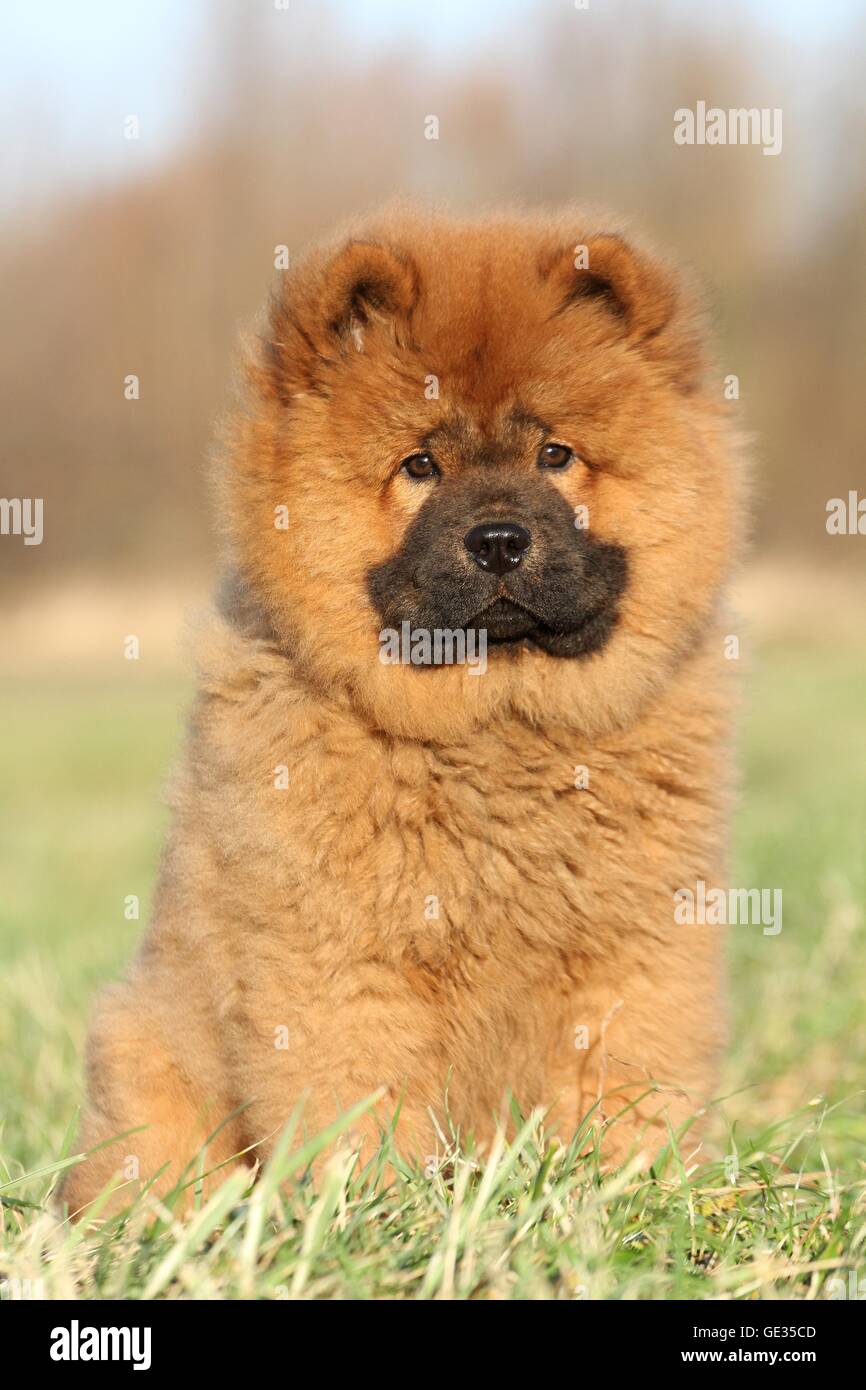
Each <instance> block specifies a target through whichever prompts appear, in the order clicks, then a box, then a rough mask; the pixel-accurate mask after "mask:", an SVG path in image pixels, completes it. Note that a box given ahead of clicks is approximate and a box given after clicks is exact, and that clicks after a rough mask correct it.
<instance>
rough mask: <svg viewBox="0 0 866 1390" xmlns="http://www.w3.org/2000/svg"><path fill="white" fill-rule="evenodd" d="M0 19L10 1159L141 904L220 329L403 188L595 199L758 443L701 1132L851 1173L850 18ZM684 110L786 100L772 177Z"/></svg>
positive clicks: (67, 1083) (182, 689)
mask: <svg viewBox="0 0 866 1390" xmlns="http://www.w3.org/2000/svg"><path fill="white" fill-rule="evenodd" d="M0 24H2V28H3V34H2V43H0V74H2V82H0V117H2V128H3V131H4V139H3V162H4V177H3V182H2V227H0V296H2V304H0V412H2V419H3V424H4V439H3V449H2V464H0V495H2V496H4V497H23V496H26V497H41V498H43V499H44V540H43V542H42V544H41V545H39V546H24V545H23V541H22V538H21V537H16V536H0V584H2V593H3V604H2V612H0V662H2V670H3V674H4V683H3V687H2V694H0V716H2V724H0V727H2V730H3V733H2V738H0V772H2V790H0V797H2V800H0V810H2V812H3V816H4V823H5V830H4V835H3V841H2V846H0V869H2V873H3V892H2V897H0V958H2V962H3V971H2V980H3V985H2V988H3V989H4V991H5V998H6V1002H7V1003H8V1005H9V1007H8V1008H6V1009H4V1010H3V1011H2V1012H0V1046H2V1049H3V1052H4V1055H5V1056H6V1057H7V1058H8V1059H9V1064H8V1067H7V1068H5V1070H6V1076H5V1089H6V1095H4V1097H3V1099H4V1102H5V1112H6V1115H7V1120H8V1123H7V1126H6V1130H5V1134H4V1146H5V1147H4V1153H5V1161H6V1163H7V1165H11V1166H12V1167H13V1168H14V1167H15V1165H16V1164H19V1163H38V1162H40V1161H42V1160H43V1159H44V1157H45V1155H46V1153H49V1152H52V1151H54V1150H56V1148H57V1145H58V1144H59V1142H60V1139H61V1136H62V1134H63V1131H64V1129H65V1127H66V1125H67V1123H68V1122H69V1121H70V1118H71V1116H72V1113H73V1109H74V1106H75V1104H76V1102H77V1098H78V1084H79V1083H78V1068H79V1065H80V1053H81V1044H82V1038H83V1029H84V1021H85V1017H86V1011H87V1008H88V1005H89V1001H90V998H91V995H92V991H93V989H94V988H95V986H96V985H97V984H98V983H99V982H100V981H101V980H102V979H104V978H106V977H108V976H110V975H112V974H113V973H115V972H116V971H117V970H119V969H120V968H121V966H122V963H123V961H124V960H125V959H127V958H128V956H129V954H130V952H131V950H132V947H133V943H134V941H135V939H136V937H137V936H138V934H139V932H140V929H141V920H136V918H135V916H134V915H133V916H130V915H129V913H130V909H129V907H128V899H129V898H130V897H134V898H136V899H138V902H139V907H138V909H137V910H138V911H139V912H140V918H142V919H143V918H144V917H145V916H146V913H147V907H148V901H149V897H150V893H151V888H152V884H153V877H154V873H155V867H156V862H157V858H158V852H159V845H160V842H161V838H162V834H163V830H164V815H163V813H162V812H161V811H160V809H159V808H160V805H161V800H160V791H161V787H162V785H163V782H164V779H165V777H166V774H167V770H168V768H169V766H170V763H171V759H172V756H173V754H174V752H175V750H176V748H177V745H178V742H179V739H180V737H181V731H182V721H183V711H184V706H185V702H186V700H187V698H188V694H189V690H190V688H191V678H190V673H189V670H188V666H187V663H186V658H185V656H184V654H183V643H182V640H181V639H180V637H179V634H180V633H181V631H182V628H183V623H184V614H185V613H186V611H187V610H188V609H189V608H190V607H191V606H192V607H194V606H195V604H196V603H198V602H199V601H200V600H201V598H202V597H203V596H204V595H205V594H206V593H207V589H208V587H209V585H210V583H211V578H212V574H213V568H214V559H215V555H214V543H213V527H212V517H211V514H210V505H209V500H208V492H207V486H206V459H207V454H208V449H209V447H210V442H211V440H212V438H213V431H214V424H215V421H216V420H217V419H218V417H219V414H220V412H221V410H223V409H224V407H225V405H226V403H227V401H228V393H229V384H230V379H231V365H232V358H233V353H234V350H235V345H236V340H237V334H238V330H239V328H242V327H243V326H244V325H246V324H248V323H249V322H250V320H251V319H252V317H253V316H254V314H255V312H256V310H257V308H258V306H259V304H260V303H261V301H262V299H263V297H264V295H265V293H266V291H267V289H268V287H269V285H270V283H271V280H272V278H273V276H274V274H275V271H274V255H275V248H276V247H277V246H281V245H285V246H287V247H288V248H289V252H290V254H291V255H295V254H296V253H297V252H298V251H299V250H300V249H301V248H302V247H303V245H304V243H305V242H306V241H307V240H308V239H309V238H310V237H313V236H315V235H317V234H318V233H320V232H323V231H326V230H328V229H330V228H331V227H332V226H333V224H334V223H335V221H338V220H340V219H342V218H343V217H345V216H346V215H348V214H352V213H355V212H358V211H360V210H363V209H364V208H366V207H368V206H369V205H372V204H375V203H377V202H378V201H380V200H382V199H384V198H387V197H389V196H391V195H393V194H395V193H404V194H410V195H413V196H415V197H417V198H420V199H422V200H434V201H436V202H444V203H446V204H448V205H450V206H451V207H453V208H455V209H458V210H459V209H461V208H467V209H477V208H478V207H480V206H484V205H485V204H487V203H493V202H496V203H499V202H502V201H513V200H516V201H520V202H525V203H528V204H537V203H550V204H556V203H558V202H561V201H563V200H575V199H576V200H579V201H584V202H586V203H588V204H589V205H591V206H599V207H601V208H609V209H610V210H612V211H613V212H614V213H615V214H616V215H618V216H624V217H625V218H627V219H629V220H631V221H633V223H634V224H635V226H636V227H637V228H638V229H642V230H643V231H644V232H646V233H647V234H648V235H649V237H650V238H651V239H652V240H655V241H657V242H658V243H659V245H660V246H662V247H664V248H666V249H668V250H669V251H670V253H671V254H672V255H673V256H674V258H678V259H680V260H684V261H686V262H687V263H690V264H691V265H692V266H693V267H694V269H695V270H696V272H697V274H698V275H699V276H700V278H701V279H702V280H703V282H704V283H705V284H706V286H707V288H708V294H709V299H710V304H711V307H712V311H713V315H714V319H715V323H716V331H717V340H718V374H719V394H720V397H721V395H722V392H723V389H724V377H726V376H728V375H729V374H735V375H736V376H737V377H738V380H739V400H738V401H737V402H736V404H735V407H734V408H735V410H736V411H737V412H738V414H739V417H740V419H741V422H742V425H743V428H744V429H746V430H748V431H750V432H751V434H752V436H753V439H754V444H753V451H752V452H753V457H754V467H755V510H754V543H753V547H752V555H751V559H750V561H749V564H748V566H747V569H746V572H745V574H744V576H743V578H742V581H741V583H740V585H739V588H738V594H737V602H738V616H737V617H736V618H732V624H734V626H733V627H732V630H733V631H736V632H737V634H738V635H739V636H740V638H741V660H742V665H743V671H744V681H743V688H744V695H743V717H742V722H741V740H740V741H741V745H742V761H743V765H744V773H743V793H742V800H741V808H740V811H739V815H738V820H737V830H736V846H737V849H736V860H735V881H736V882H737V883H739V884H742V885H744V886H759V887H760V886H766V887H781V888H782V889H783V891H784V901H785V926H784V930H783V933H782V934H781V936H779V937H774V938H770V937H763V936H761V934H760V932H759V930H756V929H749V928H745V927H744V928H737V929H736V930H735V931H734V932H733V933H732V938H733V939H732V971H733V976H734V1044H733V1049H732V1054H731V1061H730V1064H729V1073H728V1076H727V1078H726V1087H727V1091H728V1092H729V1093H730V1095H731V1096H732V1097H733V1098H732V1099H731V1100H730V1101H729V1102H726V1105H727V1107H728V1108H727V1111H726V1113H727V1114H728V1115H729V1117H732V1122H733V1121H736V1122H737V1123H740V1124H743V1125H749V1124H752V1123H753V1122H755V1117H756V1116H760V1117H762V1118H763V1119H764V1120H766V1119H767V1116H768V1115H769V1116H772V1115H775V1114H779V1115H781V1114H783V1113H786V1114H800V1113H801V1111H802V1113H803V1114H804V1115H805V1116H806V1120H805V1121H804V1128H803V1134H804V1135H812V1136H813V1138H814V1142H815V1143H819V1144H820V1145H824V1144H825V1143H826V1144H827V1145H829V1149H830V1152H831V1157H832V1158H833V1161H838V1162H840V1163H843V1164H844V1163H847V1164H854V1163H855V1162H856V1154H857V1153H858V1152H862V1141H863V1138H864V1137H866V1122H864V1118H863V1117H864V1105H863V1089H862V1088H863V1085H864V1059H866V1021H864V1011H863V1005H862V1000H863V998H864V997H866V959H864V950H863V914H864V903H866V870H864V853H863V850H864V844H866V793H864V781H866V721H864V713H863V712H864V697H866V600H864V583H863V580H864V574H866V535H863V536H858V535H845V536H830V535H828V533H827V529H826V520H827V512H826V506H827V502H828V500H829V499H831V498H834V497H842V498H847V496H848V493H849V491H850V490H852V489H854V490H856V489H859V495H860V496H861V497H862V496H866V466H864V457H866V456H864V411H863V396H864V365H866V364H864V355H866V353H864V348H866V333H864V324H866V274H864V264H866V176H864V159H863V150H864V136H866V87H864V83H863V80H862V73H863V66H864V59H866V11H864V7H863V6H862V5H861V4H858V3H855V0H822V3H821V4H815V3H813V2H812V0H802V2H801V3H798V2H797V0H740V3H731V4H725V5H707V4H704V5H696V4H694V3H688V2H687V0H682V3H678V0H641V3H637V2H636V0H589V6H588V8H586V9H582V8H579V7H578V6H576V5H575V4H574V3H573V0H496V3H473V4H471V5H469V4H467V3H465V0H453V2H452V0H438V2H437V0H286V3H285V4H283V3H281V0H276V3H274V0H148V3H136V2H135V0H124V3H117V0H106V2H105V3H96V2H95V0H90V2H89V3H88V0H79V3H77V4H75V5H69V4H66V3H60V0H57V2H56V3H54V2H52V0H42V3H40V4H38V5H34V4H31V3H26V0H21V2H20V3H16V0H6V3H5V4H4V6H3V14H2V20H0ZM698 101H705V102H706V103H707V105H708V106H718V107H722V108H730V107H759V108H780V109H781V110H782V113H783V127H782V132H783V142H782V150H781V153H780V154H779V155H778V156H776V157H768V156H765V155H763V154H762V151H761V149H760V148H759V147H755V146H732V147H709V146H680V145H677V144H675V142H674V139H673V128H674V115H673V113H674V111H675V110H677V109H678V108H681V107H691V108H694V107H695V105H696V103H697V102H698ZM431 115H435V116H436V117H437V118H438V121H439V138H438V139H437V140H429V139H427V138H425V122H426V119H427V118H428V117H429V116H431ZM131 136H132V137H133V138H130V137H131ZM130 375H135V376H137V377H138V378H139V381H140V398H139V399H137V400H127V399H125V396H124V381H125V378H127V377H128V376H130ZM129 634H135V635H136V636H138V638H139V640H140V643H141V656H140V659H139V660H137V661H129V660H126V659H124V652H123V643H124V639H125V637H126V636H127V635H129ZM814 1136H817V1137H816V1138H815V1137H814ZM828 1136H829V1137H828ZM803 1142H804V1143H806V1142H809V1143H811V1142H813V1140H812V1139H808V1140H807V1139H804V1140H803ZM858 1146H859V1147H858Z"/></svg>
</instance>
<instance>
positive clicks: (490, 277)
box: [225, 214, 736, 738]
mask: <svg viewBox="0 0 866 1390" xmlns="http://www.w3.org/2000/svg"><path fill="white" fill-rule="evenodd" d="M700 358H701V355H700V343H699V340H698V336H697V333H696V330H695V324H694V318H693V315H692V314H691V312H690V310H689V308H688V305H687V301H686V298H685V296H684V294H683V292H682V291H681V290H680V289H679V288H678V286H677V284H676V283H675V281H674V280H673V278H672V276H671V275H670V273H669V272H668V271H667V270H666V269H665V268H663V267H662V266H661V265H659V264H658V263H657V262H656V261H655V260H654V259H652V258H650V257H649V256H647V255H646V254H643V253H641V252H638V251H636V250H635V249H633V248H632V247H631V246H630V245H629V244H628V243H627V242H626V241H625V240H624V239H623V238H622V237H620V236H619V235H616V234H610V233H590V232H587V231H586V230H585V229H583V228H581V226H580V223H579V222H577V221H576V220H572V219H570V218H564V219H562V220H561V221H557V222H553V223H552V222H551V221H549V220H546V219H541V218H538V219H533V218H520V217H517V218H512V219H507V220H502V221H492V220H484V221H479V222H476V223H462V224H461V223H454V222H451V221H448V220H444V219H439V218H426V217H418V216H414V215H412V214H398V215H396V216H392V217H389V218H387V219H384V220H383V221H382V222H380V223H378V224H373V225H369V226H367V227H365V228H362V229H360V230H358V231H357V233H356V234H355V235H354V236H352V237H350V238H348V239H347V240H344V241H342V242H341V243H338V244H336V245H335V246H333V247H330V248H327V249H325V250H319V251H317V252H314V253H313V254H312V255H310V256H309V257H308V258H307V259H306V260H305V261H304V262H303V263H302V264H301V265H300V266H299V267H298V268H297V269H296V270H295V271H294V272H291V273H289V274H287V275H286V277H285V279H284V281H283V283H282V284H281V286H280V288H279V290H278V292H277V294H276V296H275V299H274V301H273V304H272V306H271V311H270V316H269V320H268V324H267V328H266V331H265V333H264V335H263V337H262V342H261V345H260V349H259V351H258V352H257V353H256V355H255V359H254V360H253V362H252V363H251V365H250V369H249V374H248V382H249V399H248V402H247V409H246V411H245V412H244V413H243V414H242V416H241V417H240V418H239V420H238V422H237V428H236V431H235V435H234V442H233V447H232V449H231V451H230V457H229V461H228V467H227V470H226V475H225V476H226V483H227V502H226V505H227V512H228V520H229V525H230V530H231V535H232V539H233V545H234V552H235V563H236V564H237V565H238V567H239V569H240V571H241V573H242V575H243V577H244V579H245V581H246V583H247V585H248V586H249V587H250V588H251V589H252V590H253V592H254V594H255V595H256V597H257V599H258V601H259V602H260V603H261V604H262V605H263V607H264V608H265V610H266V612H267V614H268V617H269V619H270V622H271V624H272V626H273V628H274V629H275V631H276V633H277V634H278V638H279V640H280V641H281V642H282V643H283V644H284V645H286V646H287V647H290V648H291V649H292V651H293V654H294V656H295V659H296V660H297V661H299V662H300V663H301V664H302V665H303V667H304V669H305V670H306V672H307V675H308V677H309V678H310V679H311V680H314V681H317V682H319V683H320V684H321V685H323V686H327V687H329V688H331V689H332V690H338V691H339V692H340V693H341V695H342V696H345V697H347V698H349V699H351V700H352V701H353V702H354V703H355V704H356V705H357V706H358V707H359V709H361V710H362V711H363V712H364V713H365V715H366V716H367V717H370V718H372V719H373V720H374V721H375V722H376V723H378V724H379V725H380V726H382V727H385V728H388V729H390V730H392V731H394V732H399V733H404V734H408V735H411V736H417V737H430V738H437V737H447V736H449V735H453V734H459V733H461V732H465V731H467V730H468V729H470V728H471V727H473V726H474V725H477V724H478V723H480V722H483V721H485V720H488V719H491V718H494V717H497V716H499V715H504V714H507V713H513V714H518V715H520V716H522V717H525V718H528V719H531V720H533V721H536V722H537V721H542V720H548V719H550V720H559V721H564V722H566V723H567V724H569V725H571V726H572V727H578V728H582V729H584V730H585V731H587V732H590V731H598V730H601V729H605V728H611V727H615V726H618V725H622V724H624V723H627V722H629V720H631V719H633V718H634V717H635V715H636V713H637V711H638V710H639V709H640V707H641V704H642V702H643V701H644V700H645V699H646V698H648V697H649V696H650V695H651V694H652V693H653V692H655V691H657V690H658V689H659V688H660V687H661V686H662V685H663V684H664V682H665V680H667V679H669V678H670V675H671V673H672V671H673V670H674V669H675V667H676V665H677V663H678V662H679V661H680V660H681V659H682V657H683V655H684V654H685V653H686V652H687V651H688V650H690V649H691V648H692V647H693V646H694V644H695V642H696V641H697V640H699V638H700V635H701V632H702V629H703V628H704V627H705V626H706V625H707V623H708V622H709V620H710V618H711V615H712V612H713V608H714V604H715V601H716V597H717V594H718V591H719V587H720V584H721V582H722V580H723V578H724V576H725V572H726V569H727V565H728V563H729V559H730V552H731V542H732V535H731V531H732V526H733V516H734V510H735V505H736V488H735V469H734V468H733V466H732V465H731V463H730V461H729V459H728V457H727V449H726V445H725V439H724V432H723V428H722V425H721V422H720V419H719V416H718V412H717V410H716V409H715V407H713V406H711V405H710V404H709V403H708V401H707V399H706V398H705V396H704V395H703V393H702V390H701V380H700V379H701V360H700ZM425 633H426V634H428V635H429V636H430V637H431V638H433V639H435V635H436V634H437V633H439V634H447V637H446V638H445V639H444V645H443V643H442V642H440V643H437V642H436V641H435V640H432V641H428V642H417V641H416V640H415V639H416V637H417V636H418V635H419V634H421V635H423V634H425ZM385 634H394V635H396V636H397V637H398V638H400V639H401V640H403V641H404V642H409V643H410V647H411V649H410V651H408V652H407V651H406V650H404V651H403V653H402V657H398V659H397V660H396V661H388V662H384V661H383V660H382V659H381V658H382V651H383V646H382V644H383V640H384V638H385ZM465 634H469V637H470V641H469V648H468V649H469V650H470V651H473V652H475V653H476V654H477V653H478V651H479V649H482V650H483V649H484V648H485V646H486V669H484V671H483V674H481V673H480V671H479V666H478V661H477V659H476V661H475V662H474V664H469V665H460V664H459V662H460V659H461V652H462V651H463V650H464V648H463V647H462V646H461V645H460V643H459V642H457V643H456V645H455V638H457V637H459V636H463V635H465ZM443 652H445V653H447V654H446V655H445V656H444V657H443V656H442V655H441V654H442V653H443ZM455 654H456V655H455ZM455 659H456V661H457V663H458V664H451V663H452V661H453V660H455Z"/></svg>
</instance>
